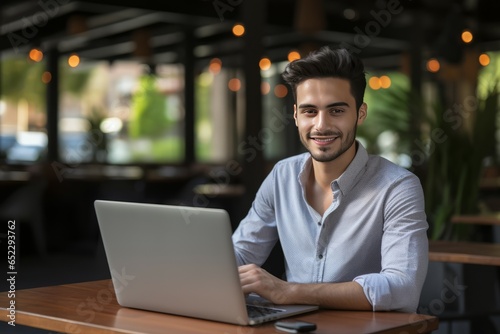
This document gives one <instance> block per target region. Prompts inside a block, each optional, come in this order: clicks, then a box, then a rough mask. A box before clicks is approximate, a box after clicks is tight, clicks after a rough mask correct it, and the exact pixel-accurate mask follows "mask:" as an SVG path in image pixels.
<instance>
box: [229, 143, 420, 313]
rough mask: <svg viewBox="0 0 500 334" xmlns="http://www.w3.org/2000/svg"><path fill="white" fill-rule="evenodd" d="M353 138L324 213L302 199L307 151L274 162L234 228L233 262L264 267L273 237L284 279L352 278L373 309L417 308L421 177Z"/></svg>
mask: <svg viewBox="0 0 500 334" xmlns="http://www.w3.org/2000/svg"><path fill="white" fill-rule="evenodd" d="M357 144H358V149H357V153H356V156H355V157H354V159H353V161H352V162H351V164H350V165H349V166H348V167H347V169H346V170H345V171H344V173H343V174H342V175H341V176H340V177H339V178H338V179H336V180H333V181H332V183H331V189H332V203H331V205H330V207H329V208H328V209H327V210H326V212H325V213H324V215H323V216H321V215H320V214H319V213H318V212H317V211H316V210H315V209H313V208H312V207H311V206H310V205H309V204H308V203H307V201H306V197H305V184H306V179H307V177H308V175H309V172H310V170H311V168H312V164H311V156H310V154H309V153H304V154H300V155H297V156H293V157H290V158H287V159H284V160H282V161H280V162H278V163H277V164H276V165H275V166H274V168H273V170H272V171H271V173H270V174H269V175H268V176H267V177H266V179H265V180H264V182H263V183H262V185H261V187H260V189H259V191H258V192H257V195H256V198H255V200H254V202H253V204H252V207H251V209H250V211H249V212H248V214H247V216H246V217H245V218H244V219H243V220H242V221H241V222H240V224H239V226H238V228H237V229H236V231H235V232H234V234H233V243H234V246H235V252H236V258H237V261H238V264H239V265H242V264H248V263H255V264H257V265H262V264H263V263H264V261H265V260H266V259H267V257H268V255H269V253H270V252H271V250H272V248H273V246H274V245H275V243H276V241H277V240H278V239H279V240H280V242H281V246H282V248H283V253H284V256H285V269H286V277H287V281H289V282H297V283H326V282H332V283H334V282H347V281H355V282H357V283H359V284H360V285H361V286H362V287H363V291H364V293H365V295H366V297H367V299H368V301H369V302H370V303H371V305H372V306H373V310H374V311H382V310H395V311H403V312H415V311H416V309H417V306H418V302H419V298H420V292H421V290H422V285H423V283H424V280H425V277H426V274H427V265H428V239H427V228H428V224H427V220H426V215H425V211H424V196H423V191H422V186H421V184H420V180H419V179H418V178H417V177H416V176H415V175H414V174H412V173H411V172H410V171H408V170H406V169H404V168H402V167H400V166H397V165H395V164H393V163H391V162H389V161H388V160H386V159H384V158H381V157H379V156H375V155H368V153H367V152H366V149H365V148H364V147H363V146H362V145H361V144H360V143H359V142H358V143H357Z"/></svg>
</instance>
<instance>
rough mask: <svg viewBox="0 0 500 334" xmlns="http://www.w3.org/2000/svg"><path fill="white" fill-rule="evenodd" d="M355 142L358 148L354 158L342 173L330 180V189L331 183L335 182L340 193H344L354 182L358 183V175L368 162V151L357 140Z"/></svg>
mask: <svg viewBox="0 0 500 334" xmlns="http://www.w3.org/2000/svg"><path fill="white" fill-rule="evenodd" d="M356 144H357V148H358V149H357V150H356V155H355V156H354V159H352V161H351V163H350V164H349V166H347V168H346V170H345V171H344V172H343V173H342V175H340V177H339V178H338V179H337V180H333V182H332V189H333V183H335V182H336V183H337V184H338V187H339V189H340V191H341V192H342V195H345V194H346V193H347V192H349V190H351V189H352V188H353V187H354V186H355V185H356V183H358V181H359V179H360V178H359V175H360V174H361V173H363V172H364V170H365V168H366V164H367V163H368V152H366V149H365V148H364V146H363V145H362V144H361V143H360V142H359V141H356Z"/></svg>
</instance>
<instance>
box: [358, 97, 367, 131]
mask: <svg viewBox="0 0 500 334" xmlns="http://www.w3.org/2000/svg"><path fill="white" fill-rule="evenodd" d="M367 114H368V106H367V105H366V103H364V102H363V104H362V105H361V107H359V111H358V122H357V124H358V125H361V124H363V122H364V121H365V119H366V116H367Z"/></svg>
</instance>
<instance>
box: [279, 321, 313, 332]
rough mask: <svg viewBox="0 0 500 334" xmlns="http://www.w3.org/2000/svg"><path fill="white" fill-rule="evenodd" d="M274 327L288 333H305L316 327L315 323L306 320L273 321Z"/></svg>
mask: <svg viewBox="0 0 500 334" xmlns="http://www.w3.org/2000/svg"><path fill="white" fill-rule="evenodd" d="M274 327H276V329H278V330H280V331H284V332H288V333H305V332H311V331H313V330H315V329H316V324H315V323H312V322H307V321H298V320H281V321H276V322H275V323H274Z"/></svg>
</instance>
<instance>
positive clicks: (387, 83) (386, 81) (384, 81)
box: [380, 75, 391, 89]
mask: <svg viewBox="0 0 500 334" xmlns="http://www.w3.org/2000/svg"><path fill="white" fill-rule="evenodd" d="M380 87H381V88H384V89H387V88H389V87H391V78H389V77H388V76H387V75H383V76H381V77H380Z"/></svg>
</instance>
